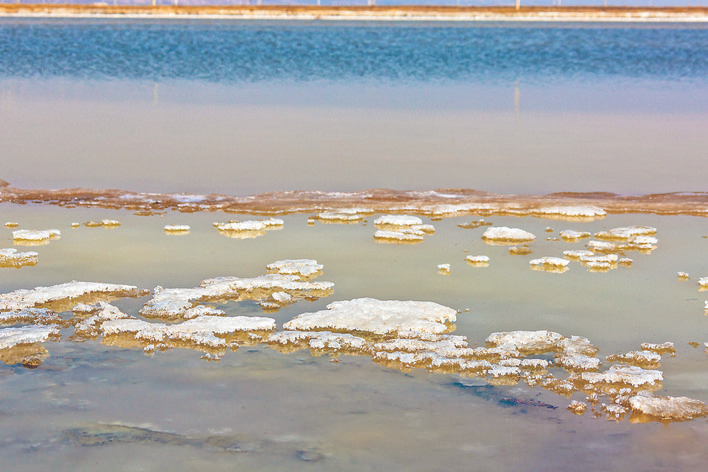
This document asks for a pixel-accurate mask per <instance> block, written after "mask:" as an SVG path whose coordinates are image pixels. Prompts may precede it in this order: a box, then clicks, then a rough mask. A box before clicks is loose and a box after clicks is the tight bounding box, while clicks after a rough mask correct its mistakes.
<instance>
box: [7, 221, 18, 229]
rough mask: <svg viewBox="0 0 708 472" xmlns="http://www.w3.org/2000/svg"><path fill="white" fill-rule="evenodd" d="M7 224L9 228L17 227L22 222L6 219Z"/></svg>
mask: <svg viewBox="0 0 708 472" xmlns="http://www.w3.org/2000/svg"><path fill="white" fill-rule="evenodd" d="M5 226H6V227H8V228H17V227H18V226H20V224H19V223H18V222H16V221H6V222H5Z"/></svg>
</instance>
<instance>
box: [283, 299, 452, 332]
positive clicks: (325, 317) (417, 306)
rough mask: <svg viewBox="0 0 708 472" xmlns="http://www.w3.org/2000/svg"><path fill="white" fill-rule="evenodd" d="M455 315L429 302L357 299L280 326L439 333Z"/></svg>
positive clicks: (289, 328) (341, 302)
mask: <svg viewBox="0 0 708 472" xmlns="http://www.w3.org/2000/svg"><path fill="white" fill-rule="evenodd" d="M455 319H456V312H455V310H453V309H452V308H448V307H445V306H442V305H439V304H437V303H433V302H416V301H397V300H375V299H373V298H358V299H355V300H346V301H340V302H334V303H330V304H329V305H327V309H326V310H322V311H317V312H314V313H303V314H301V315H298V316H296V317H295V318H294V319H292V320H291V321H288V322H287V323H285V324H284V325H283V327H284V328H285V329H288V330H303V331H307V330H314V329H334V330H342V331H366V332H370V333H375V334H387V333H395V332H397V331H404V330H409V331H420V332H423V333H443V332H445V331H447V329H448V326H447V325H446V324H445V323H453V322H454V321H455Z"/></svg>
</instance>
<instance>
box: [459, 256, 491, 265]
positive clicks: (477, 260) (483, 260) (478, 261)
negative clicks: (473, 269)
mask: <svg viewBox="0 0 708 472" xmlns="http://www.w3.org/2000/svg"><path fill="white" fill-rule="evenodd" d="M465 261H467V263H468V264H471V265H475V266H476V265H479V266H483V265H489V256H467V257H465Z"/></svg>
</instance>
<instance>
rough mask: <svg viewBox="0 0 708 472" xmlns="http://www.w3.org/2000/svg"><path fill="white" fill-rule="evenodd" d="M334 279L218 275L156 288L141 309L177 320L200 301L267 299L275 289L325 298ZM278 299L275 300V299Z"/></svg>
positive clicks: (304, 295)
mask: <svg viewBox="0 0 708 472" xmlns="http://www.w3.org/2000/svg"><path fill="white" fill-rule="evenodd" d="M333 287H334V284H333V283H332V282H305V281H301V280H300V278H299V277H298V276H296V275H283V274H267V275H262V276H259V277H253V278H240V277H217V278H213V279H207V280H203V281H202V282H201V284H200V286H199V287H194V288H168V289H166V288H162V287H159V286H158V287H155V291H154V295H153V298H152V299H151V300H149V301H148V302H147V303H146V304H145V305H144V306H143V307H142V309H141V310H140V314H141V315H143V316H147V317H152V318H165V319H176V318H181V317H183V314H184V313H185V311H186V310H188V309H190V308H192V307H194V306H195V305H196V304H197V303H199V302H205V301H210V300H227V299H228V300H235V301H240V300H246V299H251V300H267V299H269V298H272V297H271V295H272V294H273V293H275V292H286V293H288V294H290V295H291V296H296V297H297V298H305V297H308V298H310V297H315V298H321V297H323V296H327V295H329V294H330V293H331V291H332V289H333ZM273 301H275V300H273Z"/></svg>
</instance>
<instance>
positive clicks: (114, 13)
mask: <svg viewBox="0 0 708 472" xmlns="http://www.w3.org/2000/svg"><path fill="white" fill-rule="evenodd" d="M0 16H4V17H23V18H24V17H43V18H46V17H51V18H54V17H57V18H76V17H92V18H93V17H96V18H97V17H110V18H166V19H174V18H179V19H190V18H193V19H249V20H356V21H361V20H379V21H392V20H396V21H398V20H407V21H597V22H618V21H619V22H622V21H625V22H626V21H630V22H636V21H641V22H677V21H679V22H707V21H708V7H534V6H528V7H525V6H522V7H521V8H519V9H516V8H515V7H514V6H509V7H502V6H500V7H456V6H404V5H400V6H398V5H397V6H310V5H263V6H244V5H237V6H233V5H224V6H218V5H214V6H203V5H202V6H128V5H126V6H113V5H71V4H64V5H61V4H51V5H50V4H16V3H13V4H9V3H4V4H2V3H0Z"/></svg>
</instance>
